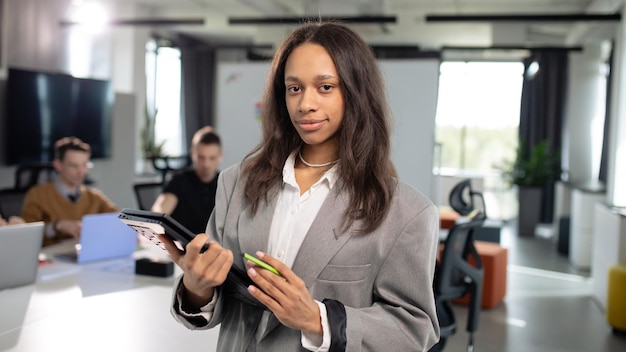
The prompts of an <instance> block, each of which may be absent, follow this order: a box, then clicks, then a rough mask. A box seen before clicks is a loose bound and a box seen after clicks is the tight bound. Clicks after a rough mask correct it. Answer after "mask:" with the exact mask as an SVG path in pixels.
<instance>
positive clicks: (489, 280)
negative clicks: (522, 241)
mask: <svg viewBox="0 0 626 352" xmlns="http://www.w3.org/2000/svg"><path fill="white" fill-rule="evenodd" d="M474 246H475V247H476V251H478V254H479V255H480V259H481V260H482V262H483V271H484V275H483V296H482V299H481V302H480V306H481V307H482V308H493V307H495V306H497V305H498V304H500V302H502V300H504V296H505V294H506V273H507V271H506V267H507V258H508V252H507V249H506V248H504V247H501V246H500V245H499V244H497V243H493V242H485V241H474ZM442 251H443V246H441V247H440V252H439V254H440V255H441V253H442ZM470 263H472V264H475V263H473V260H472V259H471V257H470ZM453 302H454V303H459V304H468V303H469V295H465V296H463V298H460V299H456V300H453Z"/></svg>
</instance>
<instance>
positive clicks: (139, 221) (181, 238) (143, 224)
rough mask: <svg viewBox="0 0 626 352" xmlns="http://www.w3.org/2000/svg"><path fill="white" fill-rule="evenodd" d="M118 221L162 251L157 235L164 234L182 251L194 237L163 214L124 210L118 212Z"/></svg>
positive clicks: (162, 246) (161, 244)
mask: <svg viewBox="0 0 626 352" xmlns="http://www.w3.org/2000/svg"><path fill="white" fill-rule="evenodd" d="M119 219H120V220H121V221H122V222H124V223H125V224H126V225H128V226H130V227H131V228H133V229H134V230H135V231H137V232H138V233H139V234H140V235H142V236H143V237H145V238H146V239H148V240H149V241H150V242H152V243H154V244H156V245H157V246H159V247H161V248H163V249H165V246H164V245H163V243H162V242H161V240H159V236H158V235H159V234H165V235H166V236H168V237H169V238H171V239H172V240H173V241H174V242H175V243H177V244H178V245H179V248H180V249H181V250H183V251H184V250H185V246H187V243H189V241H191V240H192V239H193V238H194V237H195V236H196V234H194V233H193V232H191V231H189V230H188V229H187V228H186V227H184V226H183V225H181V224H180V223H179V222H178V221H176V220H174V219H173V218H172V217H170V216H169V215H167V214H163V213H155V212H152V211H148V210H139V209H130V208H124V209H122V210H121V211H120V215H119Z"/></svg>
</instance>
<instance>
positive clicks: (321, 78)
mask: <svg viewBox="0 0 626 352" xmlns="http://www.w3.org/2000/svg"><path fill="white" fill-rule="evenodd" d="M327 79H337V77H335V76H333V75H330V74H323V75H317V76H315V80H316V81H324V80H327ZM285 82H300V80H299V79H298V78H297V77H295V76H286V77H285Z"/></svg>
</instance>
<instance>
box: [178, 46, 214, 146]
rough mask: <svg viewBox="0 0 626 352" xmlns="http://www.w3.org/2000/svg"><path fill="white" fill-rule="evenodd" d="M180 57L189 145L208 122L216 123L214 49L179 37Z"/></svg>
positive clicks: (186, 133) (185, 123)
mask: <svg viewBox="0 0 626 352" xmlns="http://www.w3.org/2000/svg"><path fill="white" fill-rule="evenodd" d="M177 45H178V47H179V48H180V56H181V66H182V67H181V76H182V77H181V80H182V82H181V95H182V96H181V102H182V104H181V116H182V118H183V121H184V126H185V127H184V131H185V137H186V144H187V145H189V144H190V143H191V138H192V137H193V134H194V133H195V132H196V131H197V130H198V129H199V128H201V127H203V126H205V125H214V121H215V117H214V116H213V110H214V109H213V108H214V105H215V101H214V99H215V98H214V80H215V74H216V73H215V72H216V68H215V66H216V58H215V50H214V49H213V48H211V47H210V46H208V45H206V44H204V43H201V42H199V41H196V40H194V39H192V38H188V37H185V36H180V37H179V38H178V40H177Z"/></svg>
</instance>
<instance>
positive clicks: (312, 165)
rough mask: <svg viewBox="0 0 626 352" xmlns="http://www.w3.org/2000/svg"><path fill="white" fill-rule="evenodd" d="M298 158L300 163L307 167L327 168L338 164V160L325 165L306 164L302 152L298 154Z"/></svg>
mask: <svg viewBox="0 0 626 352" xmlns="http://www.w3.org/2000/svg"><path fill="white" fill-rule="evenodd" d="M298 158H300V161H302V163H304V165H306V166H309V167H324V166H328V165H332V164H335V163H338V162H339V159H337V160H334V161H329V162H327V163H323V164H311V163H309V162H307V161H306V160H304V158H303V157H302V152H301V151H300V152H298Z"/></svg>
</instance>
